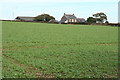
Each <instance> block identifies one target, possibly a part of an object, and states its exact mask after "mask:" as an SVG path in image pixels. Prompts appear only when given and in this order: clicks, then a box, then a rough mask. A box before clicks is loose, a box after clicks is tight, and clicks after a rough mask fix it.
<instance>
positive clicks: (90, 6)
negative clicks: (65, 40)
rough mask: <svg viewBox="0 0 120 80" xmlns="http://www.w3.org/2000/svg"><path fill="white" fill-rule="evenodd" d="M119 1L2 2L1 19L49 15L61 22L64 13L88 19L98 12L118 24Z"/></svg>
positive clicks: (47, 0)
mask: <svg viewBox="0 0 120 80" xmlns="http://www.w3.org/2000/svg"><path fill="white" fill-rule="evenodd" d="M118 1H119V0H1V1H0V19H15V17H17V16H31V17H35V16H37V15H40V14H43V13H48V14H50V15H52V16H54V17H55V18H56V19H57V20H60V19H61V17H62V16H63V14H64V13H68V14H73V13H74V14H75V15H76V17H79V18H85V19H87V18H88V17H89V16H92V15H93V14H94V13H97V12H104V13H106V14H107V16H108V21H109V22H118Z"/></svg>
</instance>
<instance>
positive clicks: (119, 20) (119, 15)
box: [118, 1, 120, 23]
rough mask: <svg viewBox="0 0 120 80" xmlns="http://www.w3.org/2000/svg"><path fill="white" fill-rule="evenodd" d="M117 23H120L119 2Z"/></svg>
mask: <svg viewBox="0 0 120 80" xmlns="http://www.w3.org/2000/svg"><path fill="white" fill-rule="evenodd" d="M118 23H120V1H119V2H118Z"/></svg>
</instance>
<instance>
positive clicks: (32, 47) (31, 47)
mask: <svg viewBox="0 0 120 80" xmlns="http://www.w3.org/2000/svg"><path fill="white" fill-rule="evenodd" d="M14 44H15V43H14ZM114 44H118V43H94V44H92V43H88V44H80V43H77V44H53V45H47V46H28V47H26V48H23V47H22V46H21V47H19V48H16V47H11V48H3V49H2V51H4V50H6V51H9V50H21V49H34V48H49V47H56V46H70V45H106V46H107V45H114ZM3 45H4V44H3Z"/></svg>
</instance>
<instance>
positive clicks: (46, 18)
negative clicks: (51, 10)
mask: <svg viewBox="0 0 120 80" xmlns="http://www.w3.org/2000/svg"><path fill="white" fill-rule="evenodd" d="M50 20H55V18H54V17H53V16H50V15H49V14H41V15H38V16H37V17H35V21H45V22H48V21H50Z"/></svg>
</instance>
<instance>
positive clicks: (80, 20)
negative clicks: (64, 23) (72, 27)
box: [77, 18, 85, 22]
mask: <svg viewBox="0 0 120 80" xmlns="http://www.w3.org/2000/svg"><path fill="white" fill-rule="evenodd" d="M77 20H78V21H79V22H85V19H84V18H77Z"/></svg>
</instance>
